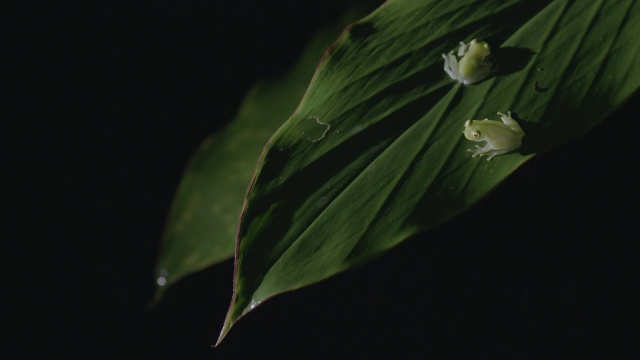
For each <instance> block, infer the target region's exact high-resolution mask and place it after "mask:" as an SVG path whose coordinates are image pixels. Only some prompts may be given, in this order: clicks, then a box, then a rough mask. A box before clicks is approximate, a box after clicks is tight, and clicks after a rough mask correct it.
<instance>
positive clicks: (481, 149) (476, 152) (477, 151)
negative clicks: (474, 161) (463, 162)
mask: <svg viewBox="0 0 640 360" xmlns="http://www.w3.org/2000/svg"><path fill="white" fill-rule="evenodd" d="M491 150H492V149H491V148H489V145H487V146H484V147H481V146H480V145H476V148H475V149H467V151H470V152H472V153H473V154H471V157H476V156H484V154H486V153H488V152H490V151H491Z"/></svg>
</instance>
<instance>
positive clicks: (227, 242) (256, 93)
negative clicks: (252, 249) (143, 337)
mask: <svg viewBox="0 0 640 360" xmlns="http://www.w3.org/2000/svg"><path fill="white" fill-rule="evenodd" d="M367 10H369V11H370V10H371V7H370V6H369V7H366V6H361V7H360V8H356V7H354V9H352V10H351V11H349V12H348V13H347V14H345V16H344V18H343V19H341V20H340V21H338V22H337V23H336V24H334V25H332V26H331V27H329V28H327V29H325V30H323V31H321V32H320V33H318V35H317V36H316V37H315V38H314V39H313V40H312V41H311V42H310V43H309V45H308V46H307V48H306V49H305V51H304V53H303V54H302V56H301V57H300V59H299V60H298V62H297V63H296V65H295V66H294V68H293V69H292V70H291V71H290V72H289V73H288V74H286V75H285V76H284V77H283V78H282V79H279V80H277V81H274V82H269V83H265V82H263V83H259V84H257V85H256V86H255V87H254V88H253V89H252V90H251V91H250V92H249V94H248V95H247V96H246V98H245V99H244V101H243V103H242V105H241V106H240V110H239V112H238V114H237V116H236V117H235V118H234V119H233V120H232V121H231V122H230V123H229V125H227V126H226V127H225V128H224V129H223V130H221V131H220V132H217V133H215V134H213V135H211V136H209V137H208V138H207V139H206V140H204V142H203V143H202V144H201V145H200V148H199V149H198V151H197V152H196V153H195V154H194V155H193V157H192V159H191V161H190V163H189V165H188V166H187V169H186V171H185V174H184V176H183V178H182V180H181V183H180V186H179V188H178V191H177V193H176V196H175V198H174V201H173V204H172V208H171V211H170V214H169V217H168V221H167V226H166V229H165V234H164V239H163V243H162V247H161V251H160V254H159V257H158V261H157V263H156V275H157V277H158V288H157V293H156V300H158V299H160V297H161V296H162V294H163V292H164V291H166V290H167V289H168V288H169V287H170V286H171V285H173V284H174V283H176V282H177V281H178V280H180V279H181V278H183V277H184V276H186V275H188V274H191V273H193V272H196V271H199V270H202V269H204V268H206V267H209V266H212V265H214V264H217V263H219V262H221V261H224V260H227V259H229V258H232V257H233V255H234V251H235V246H236V241H235V239H236V231H237V227H238V217H239V215H240V211H241V209H242V202H243V199H244V196H245V192H246V190H247V185H248V184H249V181H250V180H251V176H252V175H253V172H254V170H255V167H256V162H257V161H258V158H259V157H260V153H261V152H262V149H263V147H264V145H265V143H266V142H267V141H268V140H269V137H270V136H271V135H272V134H273V133H274V132H275V131H276V130H277V129H278V127H279V126H281V125H282V124H283V123H284V121H285V120H286V119H287V118H288V117H289V116H290V115H291V113H292V112H293V111H294V110H295V108H296V106H297V105H298V103H299V102H300V99H301V98H302V96H303V95H304V93H305V90H306V89H307V86H308V84H309V81H310V80H311V77H312V76H313V73H314V70H315V69H316V66H317V64H318V61H319V60H320V59H321V58H322V55H323V54H324V52H325V51H326V49H327V48H328V47H329V46H330V45H331V43H333V42H334V41H335V39H336V38H337V37H338V36H339V34H340V32H341V31H342V30H343V29H344V27H345V26H346V25H347V24H348V23H349V22H351V21H353V20H355V19H358V18H360V17H362V16H363V15H365V14H366V11H367Z"/></svg>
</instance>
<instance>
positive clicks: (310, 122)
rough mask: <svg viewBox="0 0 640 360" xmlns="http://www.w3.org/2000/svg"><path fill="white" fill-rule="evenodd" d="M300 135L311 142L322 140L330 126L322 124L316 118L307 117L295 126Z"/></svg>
mask: <svg viewBox="0 0 640 360" xmlns="http://www.w3.org/2000/svg"><path fill="white" fill-rule="evenodd" d="M296 127H297V128H298V131H300V134H301V135H302V136H303V137H304V138H305V139H307V140H309V141H311V142H316V141H319V140H322V139H324V137H325V136H326V135H327V133H328V132H329V129H331V125H329V124H328V123H325V122H322V121H321V120H320V118H319V117H317V116H309V117H308V118H306V119H303V120H302V121H300V122H299V123H298V125H297V126H296Z"/></svg>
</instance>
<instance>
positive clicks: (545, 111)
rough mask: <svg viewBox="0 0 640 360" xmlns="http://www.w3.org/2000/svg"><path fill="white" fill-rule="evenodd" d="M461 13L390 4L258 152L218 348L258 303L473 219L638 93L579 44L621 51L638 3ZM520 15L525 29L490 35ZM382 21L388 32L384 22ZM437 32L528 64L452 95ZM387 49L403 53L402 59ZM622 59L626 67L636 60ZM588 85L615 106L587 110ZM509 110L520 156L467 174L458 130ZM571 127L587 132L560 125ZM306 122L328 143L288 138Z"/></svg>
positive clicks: (609, 56) (517, 6) (339, 47)
mask: <svg viewBox="0 0 640 360" xmlns="http://www.w3.org/2000/svg"><path fill="white" fill-rule="evenodd" d="M464 3H465V2H455V3H451V4H450V5H447V4H445V3H444V2H440V3H437V4H438V5H440V7H438V5H436V6H435V10H434V8H433V7H430V8H429V9H426V8H427V6H425V7H424V8H421V7H420V6H419V5H420V4H418V3H415V2H410V1H405V2H403V1H399V0H397V1H390V2H387V3H386V5H385V6H383V7H382V8H380V9H379V10H378V11H376V12H375V13H373V14H372V15H371V16H370V17H368V18H366V19H364V20H363V21H362V22H360V23H359V24H357V25H355V26H354V27H352V28H351V29H350V31H349V32H348V33H347V34H346V36H344V37H343V39H342V40H341V41H340V42H339V43H338V44H336V46H335V47H334V48H333V50H332V52H331V53H330V54H329V56H328V57H327V58H326V59H325V62H323V63H322V64H321V65H320V67H319V70H318V72H317V73H316V75H315V76H314V79H313V81H312V84H311V86H310V88H309V90H308V91H307V94H306V96H305V99H303V101H302V102H301V105H300V106H299V107H298V109H297V110H296V113H294V115H293V116H292V117H291V118H290V120H289V121H288V122H287V123H285V124H284V125H283V127H281V128H280V129H279V130H278V132H277V133H276V135H275V136H274V138H273V141H272V142H271V143H270V144H269V145H268V147H267V148H266V150H265V153H264V154H263V161H262V162H261V165H260V168H259V169H258V171H257V173H256V177H255V178H254V180H253V183H252V187H251V190H250V192H249V193H248V197H247V206H246V209H245V212H244V213H243V217H242V223H241V227H240V232H239V239H240V244H239V254H238V258H237V260H236V261H237V265H236V266H237V272H236V288H235V292H234V299H233V300H232V304H231V308H230V310H229V314H228V316H227V319H226V321H225V325H224V328H223V331H222V334H221V337H220V339H219V341H220V340H221V339H222V337H224V335H225V334H226V332H227V331H228V329H229V328H230V326H231V325H232V324H233V323H234V322H235V321H237V320H238V319H239V318H240V317H242V316H243V315H244V314H246V313H247V312H248V311H250V310H252V309H253V308H255V306H256V305H257V304H260V303H261V302H263V301H264V300H266V299H268V298H269V297H271V296H274V295H276V294H279V293H281V292H285V291H290V290H292V289H296V288H299V287H302V286H306V285H308V284H311V283H313V282H316V281H319V280H321V279H323V278H326V277H328V276H331V275H333V274H336V273H338V272H340V271H344V270H345V269H347V268H349V267H351V266H355V265H357V264H359V263H362V262H364V261H366V260H367V259H369V258H371V257H373V256H376V255H378V254H379V253H381V252H382V251H385V250H387V249H389V248H390V247H392V246H394V245H395V244H397V243H398V242H399V241H401V240H403V239H405V238H406V237H408V236H411V235H412V234H415V233H416V232H418V231H423V230H424V229H426V228H429V227H432V226H435V225H437V224H438V223H440V222H442V221H446V220H447V219H448V218H451V217H452V216H454V215H455V214H457V213H459V212H460V211H463V210H464V209H466V208H468V207H469V206H471V205H473V204H474V203H475V202H477V201H478V200H479V199H481V198H482V197H483V196H485V195H486V194H487V193H488V192H489V191H491V190H492V189H493V188H495V187H496V186H497V185H498V184H499V183H500V182H501V181H502V180H504V179H505V178H506V177H507V176H508V175H509V174H510V173H511V172H513V171H514V170H515V169H516V168H517V167H518V166H520V165H521V164H523V163H524V162H525V161H526V160H527V159H529V158H530V157H532V156H533V155H534V154H535V153H538V152H541V151H548V150H549V149H551V148H553V147H555V146H558V145H560V144H561V143H564V142H566V141H568V140H570V139H572V138H574V137H577V136H579V135H580V134H582V133H584V132H585V131H587V130H588V129H589V128H590V127H592V126H593V125H594V124H596V123H597V122H598V121H600V120H602V118H603V117H604V116H606V115H607V114H608V113H609V112H611V111H613V109H614V108H615V106H619V105H620V104H621V103H622V101H624V99H626V98H628V97H629V96H631V94H632V93H633V92H634V91H636V90H637V88H638V84H639V83H640V79H639V78H638V72H637V70H636V71H634V70H630V71H631V72H632V75H631V76H627V77H626V78H624V79H622V78H619V79H617V80H616V79H613V80H612V78H607V77H606V76H605V77H603V76H602V75H600V76H596V75H598V74H602V73H606V72H607V71H611V67H610V65H609V64H605V63H604V62H605V60H609V62H616V61H617V62H622V63H623V64H626V63H627V62H626V61H623V60H620V59H619V57H620V55H619V54H618V55H616V53H615V52H612V51H610V50H607V51H606V52H604V53H605V55H602V54H599V55H600V56H595V57H588V56H587V52H588V51H591V50H590V47H589V46H584V45H585V44H584V43H583V44H581V43H580V42H581V41H583V40H585V39H587V43H588V44H592V43H593V42H594V41H595V40H594V39H593V36H597V34H598V32H599V31H601V30H602V29H610V28H611V27H616V25H618V26H617V27H618V28H619V29H620V30H617V33H616V34H617V36H616V39H622V40H621V41H622V43H623V45H624V43H625V41H626V42H629V40H630V39H632V38H631V35H630V34H631V33H633V30H634V27H637V25H634V24H633V23H631V22H629V21H627V20H628V19H630V18H633V16H634V15H633V14H631V15H630V13H632V12H633V9H634V8H635V7H636V6H637V4H636V2H630V1H618V2H605V1H601V2H591V3H586V2H571V1H552V2H547V3H544V4H542V5H540V6H541V8H540V9H539V8H535V6H533V5H531V4H525V3H524V2H520V1H511V2H504V3H503V2H500V4H498V3H493V2H488V3H486V4H483V5H482V6H479V7H475V8H472V10H469V9H467V8H466V7H460V6H459V5H460V4H464ZM612 4H613V5H612ZM614 5H627V6H626V8H627V10H626V12H621V11H619V8H620V7H619V6H614ZM448 6H449V7H448ZM470 8H471V7H470ZM496 9H498V10H496ZM522 9H527V11H528V12H529V13H531V14H533V15H534V16H531V18H524V19H522V18H521V19H519V20H517V21H516V20H514V21H513V22H512V23H510V24H504V23H496V21H499V20H500V19H501V16H503V15H504V14H506V13H512V14H513V13H516V12H521V10H522ZM420 10H422V12H424V14H423V13H422V12H421V11H420ZM460 13H461V15H460ZM398 14H404V15H406V16H408V17H411V16H413V18H416V17H419V16H417V15H416V14H419V15H424V16H423V18H428V16H432V18H429V20H428V21H432V23H431V24H418V25H415V24H411V25H409V26H408V27H407V29H405V31H404V33H402V25H404V23H403V24H402V25H398V24H396V26H398V28H393V29H388V28H384V27H383V24H387V26H389V27H391V26H392V25H388V24H393V23H394V21H399V20H398V19H402V18H403V16H400V15H398ZM452 14H455V16H452ZM620 15H622V17H621V16H620ZM385 16H388V17H389V18H390V19H392V20H391V21H388V22H385V21H386V20H388V19H387V18H385ZM396 16H397V17H396ZM380 18H382V20H378V19H380ZM393 19H395V20H393ZM483 20H484V21H483ZM367 24H368V25H367ZM433 24H436V25H433ZM443 24H447V26H449V27H448V28H447V34H458V33H463V32H465V33H467V34H468V33H471V34H472V37H479V35H484V36H482V37H479V38H480V39H486V38H493V39H501V38H502V39H503V41H501V42H498V43H497V44H500V45H501V49H499V51H498V52H500V50H502V54H507V53H508V52H507V49H524V50H528V52H527V51H525V52H523V51H520V50H517V51H515V52H511V53H512V54H513V53H515V54H516V55H518V57H520V58H523V59H524V60H525V61H524V62H523V66H521V67H518V66H516V67H515V70H513V72H510V73H509V72H503V73H502V74H500V75H496V76H493V77H491V78H490V79H487V80H485V81H483V82H481V83H479V84H478V85H474V86H469V87H465V88H462V86H461V85H452V84H451V83H450V82H449V81H448V80H447V79H448V78H446V75H444V72H442V70H440V69H437V72H436V68H439V67H440V66H441V65H440V64H439V62H440V57H439V53H441V52H445V51H446V50H444V48H445V44H444V43H445V40H444V39H445V37H446V36H444V35H443V34H441V33H439V32H438V31H433V30H432V29H433V28H438V27H442V26H443ZM486 24H489V25H493V26H487V25H486ZM584 24H588V26H586V27H585V26H580V25H584ZM625 24H628V26H627V27H625ZM628 28H631V30H626V29H628ZM398 29H400V30H398ZM415 29H418V30H415ZM594 29H595V30H594ZM414 30H415V31H417V32H419V33H420V34H422V35H423V36H416V33H415V32H414ZM625 31H626V34H627V35H624V34H625ZM398 32H400V33H401V34H400V35H399V36H398ZM362 34H364V35H362ZM505 34H506V35H505ZM540 34H542V35H543V36H540ZM620 34H623V35H620ZM454 36H457V35H454ZM465 36H466V35H465ZM376 37H378V38H376ZM470 38H471V37H469V38H463V39H460V40H469V39H470ZM367 39H368V40H370V41H373V42H374V43H375V44H374V45H375V46H369V45H371V44H367ZM414 39H419V40H416V41H414ZM576 39H579V40H580V41H578V42H576ZM609 41H610V42H611V44H615V43H616V41H617V40H611V39H610V40H609ZM416 42H420V44H419V45H416ZM451 43H454V42H453V41H451ZM394 44H403V45H404V46H405V50H404V52H402V51H398V48H396V47H394V46H393V45H394ZM636 44H637V42H636ZM398 46H400V47H402V45H398ZM595 47H596V48H597V49H600V50H602V49H603V45H600V46H595ZM389 48H390V50H389ZM621 48H622V49H623V50H621V51H625V53H624V54H629V53H631V55H629V57H631V58H637V50H635V51H636V53H635V54H633V53H632V52H633V51H634V49H637V47H636V48H634V47H633V46H629V45H624V46H622V47H621ZM565 49H566V50H568V51H563V50H565ZM612 49H616V47H615V46H613V45H612ZM529 52H530V53H529ZM372 55H376V56H375V59H374V60H371V61H368V62H367V61H366V60H369V59H370V58H373V56H372ZM625 56H627V55H625ZM363 59H366V60H363ZM425 59H426V60H425ZM436 59H437V60H436ZM585 59H586V60H585ZM507 60H508V59H507ZM349 61H352V62H353V63H355V65H353V64H351V65H350V64H349ZM585 62H586V63H587V65H588V66H586V67H585V69H586V71H587V72H589V71H593V70H591V69H592V68H600V67H602V68H603V70H602V73H601V72H599V71H596V72H595V74H592V75H591V76H587V75H586V74H585V73H584V70H581V69H580V67H579V66H578V67H577V68H578V70H580V71H579V72H578V74H577V75H576V74H575V72H574V73H571V75H569V76H568V77H567V75H566V74H567V71H568V70H569V69H570V68H571V67H572V66H574V65H575V64H578V65H584V63H585ZM539 69H541V70H539ZM538 78H539V79H540V80H539V81H541V82H543V84H545V86H547V85H546V84H547V83H549V84H550V85H548V86H549V91H547V92H545V93H538V92H537V91H535V89H534V87H533V86H532V85H533V82H534V81H538V80H537V79H538ZM385 79H386V80H385ZM629 79H631V80H629ZM598 81H599V82H598ZM621 81H625V82H626V84H627V85H624V86H620V82H621ZM585 84H586V85H588V86H586V89H587V90H584V88H585ZM592 84H595V85H592ZM598 85H600V86H602V87H604V88H606V89H605V91H606V92H607V93H609V94H611V96H610V98H613V99H615V101H613V102H612V103H609V102H608V101H603V100H598V101H591V100H592V99H593V98H595V97H597V96H598V94H599V93H598V92H596V90H598V89H599V88H598ZM591 90H593V91H591ZM601 90H602V89H600V90H599V91H601ZM587 100H588V101H587ZM507 110H512V111H514V113H515V114H516V115H517V116H518V119H519V120H520V121H521V124H522V125H523V127H524V128H525V132H526V133H527V136H526V137H525V141H526V145H525V146H523V147H522V148H521V149H519V153H513V154H509V155H503V156H500V157H497V158H496V159H494V160H493V161H492V162H486V161H478V160H476V159H473V160H472V159H471V158H470V156H469V155H468V153H466V152H465V149H466V147H468V146H469V144H467V143H466V142H465V141H464V139H463V138H462V136H461V134H460V132H461V128H462V123H463V122H464V119H468V118H474V117H476V118H477V117H480V118H481V116H482V117H484V116H491V115H492V114H495V112H496V111H503V112H505V111H507ZM575 114H577V115H578V116H577V117H578V120H581V119H582V118H586V119H588V120H587V121H578V120H571V119H572V116H573V115H575ZM309 117H317V118H319V119H322V121H324V122H326V123H327V124H330V125H331V129H332V131H333V132H330V133H329V134H328V135H327V136H326V138H325V139H322V140H321V141H319V142H317V143H316V142H314V143H307V142H305V140H304V139H301V138H300V137H299V136H297V134H296V133H295V131H294V130H295V128H296V125H297V124H298V123H299V122H301V121H304V120H305V119H308V118H309ZM567 119H569V120H571V121H566V120H567ZM425 169H426V170H425ZM424 184H427V185H424ZM323 199H324V200H323ZM318 204H320V205H318Z"/></svg>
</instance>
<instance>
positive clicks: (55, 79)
mask: <svg viewBox="0 0 640 360" xmlns="http://www.w3.org/2000/svg"><path fill="white" fill-rule="evenodd" d="M21 6H22V7H23V8H22V9H20V11H17V12H15V14H13V13H11V15H12V17H13V19H12V20H13V21H15V23H12V25H11V31H9V32H8V35H9V38H10V40H11V44H10V47H8V50H9V51H8V52H7V54H10V56H8V55H7V54H5V56H6V57H7V58H8V60H7V63H6V64H7V65H8V66H7V67H6V68H7V70H9V73H10V75H12V76H11V78H14V79H15V80H17V81H15V82H10V83H9V84H10V86H8V87H6V88H5V90H3V92H4V94H3V95H4V96H3V98H4V99H5V100H4V101H3V102H5V106H4V107H5V109H11V110H13V111H14V112H15V114H13V115H11V116H8V117H7V118H6V120H5V121H3V122H4V123H5V125H3V127H4V128H5V130H6V131H3V132H4V133H5V134H8V135H9V137H10V139H9V140H10V143H11V144H12V146H11V149H12V151H11V152H9V154H12V155H10V156H9V159H8V162H7V163H8V165H9V167H8V168H7V169H8V170H7V174H8V176H7V177H8V178H9V179H10V180H11V186H10V187H8V188H7V191H8V194H7V195H8V196H7V198H13V197H14V195H18V196H16V198H17V200H18V201H16V202H15V203H14V202H11V203H9V204H10V205H9V206H8V208H9V210H10V211H9V213H10V214H9V217H7V218H6V219H7V228H8V229H10V230H15V231H11V232H10V234H9V236H8V237H7V238H6V240H3V244H4V245H5V246H6V248H7V249H8V254H10V255H11V259H10V260H16V263H15V264H14V262H13V261H9V262H7V263H6V264H7V265H6V270H5V271H3V275H4V276H3V277H4V278H5V281H4V283H5V284H7V285H8V286H7V287H6V290H5V291H6V292H7V294H8V296H6V298H8V299H9V306H7V307H6V309H7V310H8V311H7V318H9V319H11V320H14V321H10V322H8V323H7V325H6V328H9V333H10V334H11V335H10V336H8V337H7V336H5V340H7V344H6V345H7V346H4V352H5V353H7V354H9V355H12V356H13V357H15V358H30V357H31V358H33V357H36V358H48V359H57V358H76V357H78V356H81V355H82V356H89V357H90V358H121V357H123V356H136V357H138V358H167V359H207V358H232V359H244V358H277V357H281V356H287V357H294V358H374V357H390V356H396V357H400V358H424V357H428V356H429V355H435V356H436V357H437V358H441V357H446V358H462V357H465V358H541V357H544V358H555V357H559V358H584V357H589V356H590V355H594V354H602V355H606V357H608V358H615V357H617V356H621V355H630V354H632V353H634V354H635V355H638V354H640V352H638V344H637V336H636V335H634V333H633V332H632V330H634V329H637V326H638V321H639V320H640V314H639V312H640V309H639V306H638V303H639V301H638V300H640V299H639V298H638V296H637V295H635V291H634V290H636V289H635V288H636V287H637V284H638V265H637V262H636V257H637V254H638V235H637V230H636V226H637V222H638V204H639V200H640V196H639V195H638V191H637V185H638V180H639V179H640V176H639V175H638V171H637V170H636V168H637V165H638V161H637V157H638V154H639V151H638V150H639V149H638V145H637V139H636V137H637V134H638V133H640V132H639V130H640V126H639V125H638V120H639V114H640V112H639V110H638V105H637V101H638V97H637V96H636V97H635V98H634V99H632V101H630V102H628V103H627V104H626V105H625V106H623V107H622V108H621V109H620V110H618V111H617V112H616V113H614V114H613V115H612V116H611V117H610V118H609V119H607V121H605V122H603V123H602V124H601V125H599V126H597V127H596V128H594V129H593V130H592V131H591V132H589V133H588V134H587V135H586V136H584V137H582V138H580V139H578V140H576V141H574V142H572V143H570V144H568V145H566V146H563V147H561V148H559V149H557V150H555V151H553V152H551V153H548V154H543V155H541V156H538V157H536V158H535V159H533V160H532V161H530V162H528V163H527V164H525V165H524V166H523V167H522V168H521V169H519V170H518V171H516V172H515V173H514V174H513V175H512V176H511V177H510V178H509V179H508V180H507V181H506V182H505V183H504V184H503V185H501V186H500V187H499V188H498V189H497V190H496V191H495V192H494V193H492V194H491V195H490V196H489V197H488V198H487V199H485V200H484V201H483V202H481V203H480V204H478V206H476V207H474V208H473V209H471V210H470V211H469V212H467V213H465V214H463V215H461V216H460V217H458V218H456V219H455V220H454V221H451V222H449V223H447V224H444V225H443V226H441V227H439V228H437V229H435V230H433V231H429V232H427V233H425V234H422V235H420V236H416V237H414V238H412V239H410V240H409V241H407V242H405V243H403V244H402V245H400V246H398V247H397V248H396V249H394V250H393V251H391V252H390V253H389V254H387V255H384V256H382V257H380V258H379V259H377V260H375V261H373V262H371V263H369V264H367V265H365V266H362V267H360V268H357V269H355V270H352V271H349V272H347V273H345V274H341V275H338V276H336V277H334V278H332V279H330V280H328V281H324V282H322V283H319V284H317V285H314V286H311V287H309V288H306V289H302V290H300V291H297V292H293V293H290V294H286V295H282V296H279V297H276V298H274V299H273V300H271V301H269V302H267V303H266V304H265V305H263V306H261V307H260V308H259V309H258V310H256V311H254V312H253V313H251V314H250V315H248V316H247V317H245V318H243V319H242V320H241V321H240V322H239V323H238V324H237V325H236V326H234V328H233V329H232V330H231V332H230V333H229V334H228V336H227V338H226V339H225V340H224V342H223V343H222V344H221V345H220V346H219V347H218V348H215V349H212V348H211V344H213V343H214V342H215V340H216V338H217V335H218V333H219V330H220V328H221V326H222V322H223V319H224V316H225V313H226V310H227V307H228V303H229V301H230V299H231V289H232V272H233V264H232V263H231V262H226V263H223V264H221V265H218V266H216V267H213V268H211V269H209V270H206V271H204V272H201V273H199V274H196V275H193V276H190V277H189V278H187V279H185V280H184V281H183V282H181V283H179V284H177V285H176V286H175V288H173V290H170V291H169V293H168V294H167V296H166V298H165V300H164V301H163V302H162V303H160V305H159V306H158V307H157V308H155V309H153V310H148V309H146V308H145V307H146V305H147V304H148V303H149V301H150V300H151V298H152V296H153V291H154V279H153V266H154V261H155V257H156V256H157V251H158V246H159V241H160V239H161V235H162V231H163V226H164V221H165V218H166V214H167V212H168V209H169V206H170V204H171V200H172V197H173V194H174V191H175V189H176V187H177V185H178V182H179V180H180V177H181V174H182V171H183V170H184V167H185V165H186V162H187V160H188V158H189V156H190V155H191V154H192V152H193V151H194V150H195V149H196V148H197V146H198V145H199V143H200V141H201V140H202V139H203V138H204V137H205V136H206V135H207V134H209V133H211V132H213V131H215V130H216V129H219V128H220V127H221V126H223V125H224V124H225V123H226V121H228V120H229V119H231V118H232V117H233V115H234V113H235V111H236V110H237V107H238V105H239V103H240V101H241V100H242V98H243V96H244V94H245V93H246V92H247V90H249V88H250V86H251V85H252V84H253V83H254V82H255V81H257V80H260V79H265V78H266V79H269V78H274V77H276V76H278V75H279V74H282V73H284V72H285V71H286V70H287V69H288V68H289V67H290V66H291V65H292V64H293V63H294V61H295V59H296V57H297V56H298V55H299V54H300V52H301V51H302V49H303V47H304V46H305V44H306V43H307V41H308V40H309V39H310V37H311V36H312V35H313V34H314V33H315V32H316V30H317V29H318V28H320V27H322V26H323V25H325V24H327V23H329V22H331V21H332V20H335V19H337V18H338V16H339V15H340V14H341V13H342V11H343V10H344V8H345V7H346V5H345V4H342V2H340V1H325V2H322V3H321V4H312V3H310V2H308V3H307V2H305V3H304V4H301V3H298V2H291V3H287V2H278V1H275V2H274V1H271V2H263V3H260V4H255V3H251V2H249V1H234V2H224V3H223V2H221V1H187V2H180V3H179V4H178V3H170V2H157V1H131V2H129V1H127V2H122V1H120V2H119V1H85V2H82V3H78V4H76V3H71V2H67V3H65V4H64V5H46V6H45V5H43V4H40V3H38V2H29V1H25V2H23V3H22V5H21ZM13 45H15V47H13ZM8 46H9V45H8ZM7 126H11V127H10V128H9V127H7ZM14 126H15V129H16V130H14V128H13V127H14ZM14 254H15V256H14ZM599 348H600V349H601V351H603V352H602V353H598V352H596V351H597V349H599Z"/></svg>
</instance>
